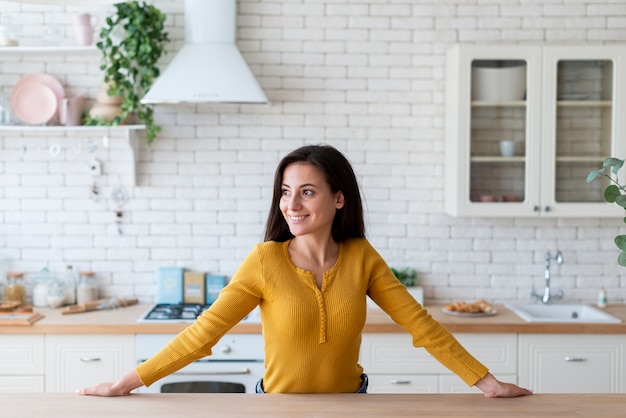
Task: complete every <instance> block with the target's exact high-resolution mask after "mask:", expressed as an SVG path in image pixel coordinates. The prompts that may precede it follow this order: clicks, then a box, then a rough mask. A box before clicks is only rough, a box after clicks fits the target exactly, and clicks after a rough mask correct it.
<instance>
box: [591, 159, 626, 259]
mask: <svg viewBox="0 0 626 418" xmlns="http://www.w3.org/2000/svg"><path fill="white" fill-rule="evenodd" d="M623 165H624V160H620V159H619V158H614V157H611V158H607V159H605V160H604V163H603V164H602V168H601V169H599V170H593V171H591V172H590V173H589V175H588V176H587V183H589V182H591V181H593V180H594V179H596V178H597V177H598V176H603V177H606V178H607V179H609V181H610V182H611V183H613V184H609V186H607V187H606V188H605V189H604V200H606V201H607V202H609V203H615V204H617V205H619V206H621V207H622V208H624V209H626V194H622V192H625V193H626V188H625V186H624V185H622V184H620V183H619V178H618V172H619V170H620V169H621V168H622V167H623ZM611 174H612V175H611ZM623 221H624V223H626V218H624V219H623ZM615 245H616V246H617V247H618V248H619V249H620V250H622V252H621V253H620V254H619V256H618V257H617V263H618V264H619V265H620V266H624V267H626V235H617V236H616V237H615Z"/></svg>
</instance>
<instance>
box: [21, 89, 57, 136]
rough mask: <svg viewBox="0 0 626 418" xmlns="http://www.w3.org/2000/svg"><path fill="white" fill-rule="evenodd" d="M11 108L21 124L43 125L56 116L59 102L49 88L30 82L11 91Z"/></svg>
mask: <svg viewBox="0 0 626 418" xmlns="http://www.w3.org/2000/svg"><path fill="white" fill-rule="evenodd" d="M11 106H12V107H13V112H15V116H17V117H18V118H19V119H20V120H21V121H22V122H24V123H27V124H30V125H44V124H46V123H48V122H50V121H51V120H52V119H53V118H54V117H55V116H56V114H57V112H58V108H59V102H58V99H57V96H56V94H55V93H54V91H53V90H52V89H51V88H50V87H48V86H47V85H45V84H43V83H40V82H37V81H31V82H28V83H23V84H21V85H20V86H18V87H16V88H14V89H13V92H12V93H11Z"/></svg>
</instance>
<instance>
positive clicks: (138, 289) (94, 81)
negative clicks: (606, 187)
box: [0, 0, 626, 302]
mask: <svg viewBox="0 0 626 418" xmlns="http://www.w3.org/2000/svg"><path fill="white" fill-rule="evenodd" d="M153 3H154V4H156V5H157V6H158V7H160V8H161V9H162V10H163V11H164V12H166V13H168V14H169V15H170V16H169V18H168V21H167V25H168V29H169V31H170V35H171V38H172V39H173V42H172V44H171V45H170V46H169V50H170V51H172V52H173V51H174V50H175V49H176V48H177V47H178V46H179V45H180V44H181V43H182V38H183V28H182V1H180V0H178V1H176V0H159V1H154V2H153ZM85 10H86V9H85V8H81V7H61V6H41V5H20V4H18V3H14V2H8V1H0V14H2V15H3V16H10V17H11V18H12V19H13V22H14V23H16V24H18V25H19V27H20V28H21V29H22V31H23V32H22V34H23V35H22V36H21V37H20V41H21V42H22V45H37V44H41V42H42V36H43V34H44V32H45V29H46V28H48V27H49V26H50V25H58V26H59V27H60V28H61V29H62V32H63V34H64V39H63V42H64V43H66V44H71V43H72V34H71V28H70V26H69V22H70V16H71V14H72V13H75V12H77V11H85ZM88 10H89V11H91V12H92V13H93V14H95V15H97V16H99V17H100V19H102V18H104V16H105V15H106V12H107V10H110V8H109V7H107V6H89V8H88ZM625 21H626V7H625V6H624V5H622V4H618V3H615V2H614V1H611V0H606V1H603V0H596V1H594V2H592V3H590V2H588V1H582V0H580V1H570V0H567V1H566V0H544V1H540V2H539V1H537V2H531V3H529V2H527V1H522V0H519V1H516V0H492V1H489V2H476V1H469V0H465V1H462V0H458V1H452V0H449V1H445V2H442V1H440V0H424V1H421V2H415V1H414V0H377V1H371V2H370V3H367V2H361V3H345V2H336V1H328V2H324V1H312V0H303V1H301V2H295V3H294V2H292V1H288V0H273V1H267V0H264V1H260V0H240V1H239V25H238V44H239V46H240V48H241V50H242V52H243V53H244V55H245V56H246V58H247V60H248V62H249V63H250V64H251V67H252V69H253V71H254V72H255V73H256V74H257V75H258V80H259V81H260V83H261V84H262V86H263V87H264V89H265V91H266V93H267V95H268V97H269V98H270V100H271V102H272V103H271V105H269V106H252V105H241V106H235V105H181V106H161V107H158V108H157V110H156V117H157V120H158V122H159V123H160V124H161V125H162V126H163V132H162V133H161V134H160V137H159V138H158V139H157V141H156V142H155V143H154V145H153V147H152V150H146V149H145V148H144V147H143V146H142V147H141V149H140V153H139V164H138V167H137V170H138V185H137V186H136V187H129V186H125V187H126V191H127V192H128V193H129V195H130V199H129V201H128V203H127V204H126V205H124V206H123V207H122V208H121V209H122V210H123V215H124V216H123V224H122V230H123V234H122V235H118V234H117V232H116V225H115V212H116V210H117V209H118V208H116V206H115V204H114V203H113V202H112V201H111V199H110V193H111V191H112V190H113V189H114V188H116V187H117V186H118V185H120V184H125V183H124V182H125V178H126V177H127V176H128V172H127V170H128V159H129V158H130V156H129V153H128V148H127V146H126V145H125V144H124V140H123V138H121V137H120V136H119V135H115V134H112V135H111V137H110V141H109V143H110V145H109V147H108V148H105V147H104V146H103V144H102V137H101V136H100V135H78V134H72V133H69V134H67V135H63V134H61V136H60V137H59V135H57V134H49V133H36V134H32V135H31V134H29V135H26V134H22V133H19V132H15V131H11V132H2V133H0V253H3V254H5V255H6V256H8V257H9V258H10V259H11V264H12V265H11V268H12V269H13V270H19V271H24V272H28V273H35V272H37V271H38V270H39V269H41V268H42V267H44V266H48V267H50V268H51V269H52V270H54V271H62V270H63V269H64V267H65V265H66V264H70V263H71V264H73V265H74V266H75V269H76V270H86V269H90V270H94V271H96V272H97V274H98V279H99V281H100V284H101V287H102V290H103V293H104V294H105V295H116V296H127V295H136V296H139V297H140V298H141V299H142V300H143V301H145V302H149V301H152V300H153V298H154V296H155V293H156V283H155V270H156V268H158V267H159V266H165V265H179V266H185V267H188V268H190V269H197V270H205V271H209V272H213V273H223V274H227V275H230V274H232V273H233V272H234V271H235V269H236V268H237V266H238V265H239V263H240V262H241V260H242V259H243V257H245V255H246V254H247V253H248V252H249V251H250V249H251V247H252V246H253V245H254V244H255V243H257V242H259V241H260V240H261V239H262V234H263V228H264V221H265V217H266V214H267V209H268V205H269V202H270V193H271V183H272V176H273V171H274V168H275V165H276V163H277V162H278V160H279V159H280V157H281V156H282V155H283V154H285V153H286V152H288V151H290V150H292V149H294V148H296V147H298V146H300V145H302V144H304V143H321V142H327V143H331V144H333V145H335V146H336V147H338V148H339V149H341V150H342V151H344V152H345V154H346V155H347V156H348V158H349V159H350V160H351V161H352V162H353V164H354V167H355V169H356V170H357V172H358V174H359V180H360V182H361V185H362V187H363V194H364V197H365V207H366V210H367V222H368V232H369V237H370V240H371V241H372V243H373V244H374V245H375V246H376V247H377V248H378V249H379V251H380V252H381V253H382V254H383V256H384V257H385V258H386V259H387V260H388V262H389V263H390V264H391V265H394V266H398V267H403V266H413V267H415V268H416V269H417V270H418V271H419V273H420V281H421V283H422V284H423V285H424V286H425V288H426V295H425V296H426V299H427V301H448V300H450V299H455V298H461V299H473V298H478V297H485V298H489V299H493V300H495V301H504V300H515V299H525V298H526V297H527V295H528V293H529V291H530V289H531V288H532V287H533V286H535V287H539V286H541V282H542V278H543V263H544V262H543V256H544V252H545V250H546V249H550V250H555V249H557V248H558V249H560V250H561V251H562V252H563V255H564V258H565V264H564V265H563V266H561V267H560V268H556V269H554V271H553V285H554V286H555V287H561V288H563V289H564V290H565V291H566V293H567V294H568V296H569V297H570V298H572V299H574V300H581V301H586V302H593V301H594V300H595V296H596V294H597V289H598V288H599V287H600V286H605V287H606V288H607V289H608V291H609V301H610V302H626V278H625V277H626V276H625V275H624V270H623V269H621V268H620V267H618V266H617V265H616V262H615V258H616V257H617V253H618V251H617V249H616V248H615V247H614V245H613V242H612V239H613V236H614V235H615V234H616V233H617V232H618V226H619V225H620V220H619V219H615V220H611V219H596V218H582V219H554V220H545V219H494V220H491V219H455V218H451V217H449V216H446V215H444V214H443V213H442V212H443V210H442V209H443V196H444V193H445V191H444V190H442V187H443V184H444V181H443V180H444V176H445V175H446V173H445V172H444V169H443V155H444V145H443V144H444V140H443V127H444V114H443V112H444V107H443V100H444V94H443V91H444V78H443V77H444V73H445V71H444V64H445V60H444V53H445V51H446V49H447V48H448V47H450V46H451V45H452V44H453V43H455V42H486V43H500V42H502V43H524V42H565V43H573V42H581V43H584V42H602V43H608V44H610V43H615V42H624V41H626V31H624V30H623V27H624V22H625ZM172 56H173V53H171V54H168V55H167V56H166V57H165V59H164V63H165V62H167V61H168V60H169V59H171V57H172ZM98 62H99V56H98V54H91V55H84V56H71V55H54V54H46V55H23V56H12V55H11V56H7V55H4V56H2V59H1V60H0V87H2V89H3V90H2V91H3V92H5V93H7V92H8V91H10V87H11V86H12V85H13V84H14V83H15V82H17V80H19V78H20V77H21V76H22V75H23V74H26V73H30V72H48V73H50V74H52V75H54V76H56V77H58V78H59V79H60V80H61V81H62V82H63V84H64V86H65V88H66V90H67V91H68V92H69V93H70V94H87V95H88V96H89V97H94V96H95V94H96V92H97V89H98V86H99V82H100V81H101V74H100V71H99V70H98ZM54 143H59V144H60V145H61V146H62V152H61V154H60V155H59V156H58V157H56V158H53V157H51V156H50V154H49V153H48V148H49V146H50V145H51V144H54ZM94 146H95V147H96V154H95V155H96V156H97V157H98V158H99V159H101V160H102V161H103V167H104V171H105V175H104V176H101V177H98V178H97V179H95V181H96V185H97V187H98V188H99V189H100V191H101V193H100V195H99V196H100V197H99V198H98V199H97V200H93V199H91V198H90V189H91V187H92V181H93V180H92V178H91V177H90V176H89V175H88V174H87V163H88V161H89V160H90V158H91V157H92V153H91V150H92V148H93V147H94Z"/></svg>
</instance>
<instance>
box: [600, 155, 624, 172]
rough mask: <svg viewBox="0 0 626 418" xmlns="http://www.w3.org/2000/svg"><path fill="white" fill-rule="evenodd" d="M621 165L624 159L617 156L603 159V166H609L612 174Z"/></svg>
mask: <svg viewBox="0 0 626 418" xmlns="http://www.w3.org/2000/svg"><path fill="white" fill-rule="evenodd" d="M623 165H624V160H620V159H619V158H615V157H609V158H606V159H605V160H604V167H605V168H606V167H611V172H613V174H617V172H618V171H619V170H620V168H622V166H623Z"/></svg>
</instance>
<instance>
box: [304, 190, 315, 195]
mask: <svg viewBox="0 0 626 418" xmlns="http://www.w3.org/2000/svg"><path fill="white" fill-rule="evenodd" d="M302 194H303V195H305V196H312V195H313V190H308V189H307V190H303V191H302Z"/></svg>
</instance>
